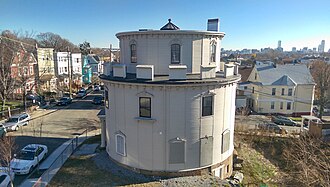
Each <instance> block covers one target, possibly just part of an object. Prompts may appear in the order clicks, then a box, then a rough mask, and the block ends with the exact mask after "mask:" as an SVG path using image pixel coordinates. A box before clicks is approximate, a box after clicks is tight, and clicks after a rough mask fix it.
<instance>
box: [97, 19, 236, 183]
mask: <svg viewBox="0 0 330 187" xmlns="http://www.w3.org/2000/svg"><path fill="white" fill-rule="evenodd" d="M208 26H209V27H208V30H207V31H194V30H180V29H179V27H177V26H176V25H174V24H173V23H172V22H171V20H169V22H168V23H167V24H166V25H165V26H164V27H162V28H161V29H160V30H139V31H131V32H121V33H117V34H116V36H117V38H118V39H119V41H120V51H121V53H120V59H121V60H120V63H118V62H117V63H112V65H110V63H107V64H105V71H104V74H102V75H100V78H101V79H102V81H103V82H104V87H105V94H104V95H105V106H106V108H105V113H104V115H103V114H102V115H99V116H104V118H105V120H101V121H103V122H104V123H103V124H102V128H101V129H102V138H101V139H102V145H106V151H107V153H108V154H109V156H110V157H111V159H112V160H113V161H115V162H117V163H119V164H120V165H124V166H125V167H126V168H129V169H132V170H134V171H137V172H140V173H144V174H150V175H167V176H175V175H180V176H182V175H196V174H202V173H210V172H212V173H213V174H214V175H216V176H219V177H221V178H227V177H229V176H230V175H231V174H232V168H233V167H232V166H233V151H234V143H233V140H234V120H235V97H236V95H235V92H236V87H237V82H238V81H239V80H240V75H239V74H237V66H236V65H235V64H229V65H228V64H226V65H224V69H223V71H221V68H220V49H221V46H220V43H221V40H222V38H223V37H224V35H225V34H224V33H223V32H219V30H218V29H219V20H218V19H212V20H209V24H208ZM105 142H106V143H105Z"/></svg>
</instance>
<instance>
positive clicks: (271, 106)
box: [270, 101, 275, 110]
mask: <svg viewBox="0 0 330 187" xmlns="http://www.w3.org/2000/svg"><path fill="white" fill-rule="evenodd" d="M270 109H272V110H274V109H275V102H274V101H272V102H271V103H270Z"/></svg>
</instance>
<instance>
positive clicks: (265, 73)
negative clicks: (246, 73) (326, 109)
mask: <svg viewBox="0 0 330 187" xmlns="http://www.w3.org/2000/svg"><path fill="white" fill-rule="evenodd" d="M256 69H257V71H258V74H259V77H260V82H261V84H262V85H288V86H293V85H297V84H314V80H313V77H312V75H311V73H310V71H309V69H308V68H307V66H306V65H304V64H286V65H269V64H262V65H256Z"/></svg>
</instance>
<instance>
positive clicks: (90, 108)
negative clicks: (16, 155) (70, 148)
mask: <svg viewBox="0 0 330 187" xmlns="http://www.w3.org/2000/svg"><path fill="white" fill-rule="evenodd" d="M96 95H102V92H96V93H91V94H89V95H88V96H87V97H86V98H84V99H75V100H73V102H72V104H70V105H68V106H54V107H52V108H51V109H47V110H38V111H35V112H34V113H32V114H31V121H30V122H29V124H28V125H27V126H24V127H22V128H20V129H19V130H18V131H17V132H9V133H8V135H9V136H16V144H17V148H18V150H19V149H21V148H23V147H24V146H25V145H27V144H31V143H38V144H44V145H47V147H48V149H49V154H48V155H50V154H51V152H53V151H54V150H55V149H56V148H57V147H58V146H60V145H61V144H62V143H64V142H65V141H67V140H68V139H70V138H73V137H75V136H76V135H77V134H81V133H83V132H84V131H85V130H86V129H87V128H88V129H89V131H92V132H88V135H92V134H96V133H97V132H99V129H100V128H99V119H98V117H97V113H98V112H99V110H100V108H101V106H100V105H93V104H92V100H93V98H94V96H96ZM27 177H29V176H28V175H23V176H16V178H15V182H14V184H15V186H18V185H19V184H20V183H21V182H22V181H23V180H25V179H26V178H27Z"/></svg>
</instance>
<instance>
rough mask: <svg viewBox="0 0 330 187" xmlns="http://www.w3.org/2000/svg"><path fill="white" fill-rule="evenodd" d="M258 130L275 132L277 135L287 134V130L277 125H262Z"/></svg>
mask: <svg viewBox="0 0 330 187" xmlns="http://www.w3.org/2000/svg"><path fill="white" fill-rule="evenodd" d="M258 129H260V130H263V131H268V132H275V133H277V134H287V133H288V132H287V130H285V129H283V128H282V127H280V126H278V125H276V124H275V123H261V124H259V125H258Z"/></svg>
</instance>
